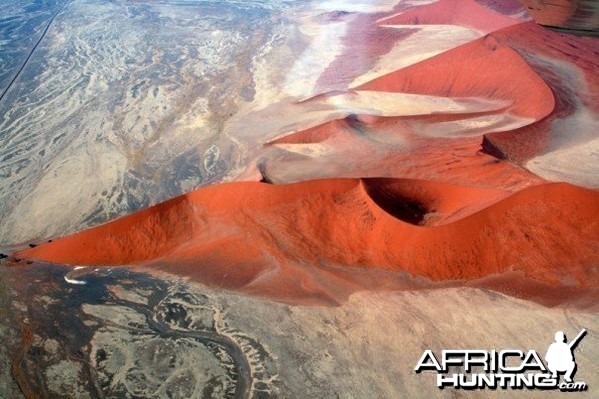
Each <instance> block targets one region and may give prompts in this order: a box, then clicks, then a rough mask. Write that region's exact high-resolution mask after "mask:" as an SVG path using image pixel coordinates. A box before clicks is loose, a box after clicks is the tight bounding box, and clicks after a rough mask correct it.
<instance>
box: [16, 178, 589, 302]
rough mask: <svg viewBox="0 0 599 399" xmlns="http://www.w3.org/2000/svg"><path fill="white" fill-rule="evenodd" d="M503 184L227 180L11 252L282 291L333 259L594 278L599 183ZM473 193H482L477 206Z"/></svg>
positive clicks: (437, 272) (474, 273) (468, 272)
mask: <svg viewBox="0 0 599 399" xmlns="http://www.w3.org/2000/svg"><path fill="white" fill-rule="evenodd" d="M504 196H505V195H504V194H503V193H501V192H492V191H488V190H475V189H467V188H464V187H459V186H452V185H445V184H439V183H434V182H423V181H412V180H398V179H366V180H358V179H345V180H344V179H332V180H320V181H310V182H303V183H296V184H291V185H282V186H273V185H268V184H264V183H230V184H223V185H218V186H213V187H207V188H203V189H199V190H197V191H194V192H192V193H190V194H187V195H184V196H182V197H179V198H176V199H174V200H171V201H167V202H165V203H163V204H160V205H157V206H154V207H152V208H149V209H147V210H144V211H141V212H138V213H136V214H133V215H130V216H126V217H124V218H121V219H118V220H115V221H113V222H110V223H107V224H105V225H102V226H98V227H96V228H92V229H90V230H87V231H83V232H81V233H77V234H74V235H71V236H68V237H64V238H61V239H58V240H56V241H54V242H51V243H47V244H42V245H40V246H38V247H35V248H32V249H26V250H24V251H21V252H19V253H17V254H15V256H16V257H19V258H26V259H37V260H42V261H48V262H56V263H62V264H72V265H120V264H138V265H146V266H147V265H151V266H152V267H155V268H158V269H161V270H166V271H169V272H172V273H176V274H181V275H184V276H189V277H191V278H195V279H198V280H200V281H203V282H207V283H210V284H216V285H219V286H223V287H225V288H234V289H241V290H245V291H249V292H254V293H257V294H260V295H267V296H271V297H275V298H279V299H281V298H283V299H289V298H301V297H302V296H303V297H306V296H307V295H306V293H310V292H321V293H322V292H326V288H322V289H316V288H314V287H311V286H312V285H314V284H321V285H323V286H324V287H326V284H327V282H326V279H324V280H323V281H320V280H319V279H318V278H315V279H314V280H313V281H312V282H309V283H307V281H309V280H308V279H307V277H306V276H307V275H312V276H314V275H318V274H319V273H324V270H326V268H327V267H337V266H339V267H345V266H347V267H352V266H358V267H361V268H382V269H387V270H392V271H406V272H408V273H410V274H411V275H413V276H424V277H427V278H429V279H432V280H435V281H443V280H453V279H459V280H472V279H477V278H480V277H484V276H487V275H492V274H495V273H502V272H508V271H523V272H524V273H525V274H526V276H528V277H530V278H533V279H535V280H537V281H539V282H541V283H547V284H560V283H566V284H574V285H576V286H579V287H587V286H593V285H596V284H597V282H598V281H597V274H596V270H595V267H596V265H597V263H598V261H599V259H598V258H599V251H598V249H599V248H597V247H598V244H597V243H598V239H599V222H598V221H597V218H596V211H597V209H599V193H597V192H595V191H591V190H586V189H582V188H578V187H575V186H571V185H568V184H544V185H539V186H535V187H531V188H528V189H525V190H522V191H520V192H518V193H516V194H513V195H511V196H509V197H507V198H503V197H504ZM502 198H503V199H502ZM481 203H487V204H489V205H488V206H487V207H486V208H484V209H479V207H480V206H478V205H477V204H481ZM456 212H458V213H459V215H460V217H461V218H460V219H459V220H454V221H451V222H449V223H446V224H442V225H435V226H423V225H421V224H425V225H426V224H427V220H429V218H430V215H433V218H432V219H431V220H433V223H432V224H435V223H436V224H438V222H434V217H439V218H440V219H441V220H443V218H445V219H446V220H447V218H450V217H451V216H452V215H454V214H455V213H456ZM473 212H474V213H473ZM437 213H438V214H439V215H440V216H439V215H436V214H437ZM314 281H316V283H315V282H314Z"/></svg>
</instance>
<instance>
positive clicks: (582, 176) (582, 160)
mask: <svg viewBox="0 0 599 399" xmlns="http://www.w3.org/2000/svg"><path fill="white" fill-rule="evenodd" d="M525 167H526V169H528V170H530V171H531V172H532V173H534V174H536V175H538V176H540V177H542V178H543V179H547V180H550V181H563V182H568V183H572V184H576V185H579V186H582V187H587V188H592V189H597V188H599V138H595V139H593V140H591V141H588V142H585V143H581V144H578V145H575V146H572V147H569V148H564V149H558V150H555V151H552V152H549V153H547V154H545V155H541V156H538V157H535V158H532V159H531V160H530V161H528V162H527V163H526V165H525Z"/></svg>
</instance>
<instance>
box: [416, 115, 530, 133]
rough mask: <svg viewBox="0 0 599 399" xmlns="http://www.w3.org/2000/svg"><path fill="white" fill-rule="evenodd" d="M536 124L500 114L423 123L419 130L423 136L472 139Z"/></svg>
mask: <svg viewBox="0 0 599 399" xmlns="http://www.w3.org/2000/svg"><path fill="white" fill-rule="evenodd" d="M534 122H535V119H533V118H522V117H519V116H515V115H512V114H507V113H500V114H493V115H483V116H477V117H474V118H466V119H460V120H457V121H448V122H440V123H435V124H426V123H423V124H422V126H418V129H417V130H418V132H419V133H420V134H422V135H425V136H432V137H470V136H478V135H482V134H485V133H494V132H506V131H509V130H514V129H518V128H521V127H523V126H526V125H530V124H531V123H534Z"/></svg>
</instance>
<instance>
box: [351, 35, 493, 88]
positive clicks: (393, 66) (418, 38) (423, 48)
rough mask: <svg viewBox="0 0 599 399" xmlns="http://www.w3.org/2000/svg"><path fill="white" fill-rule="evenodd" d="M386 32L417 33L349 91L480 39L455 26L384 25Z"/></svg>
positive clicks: (392, 51)
mask: <svg viewBox="0 0 599 399" xmlns="http://www.w3.org/2000/svg"><path fill="white" fill-rule="evenodd" d="M384 27H385V28H389V29H394V28H395V29H403V28H409V29H417V30H418V32H416V33H414V34H412V35H411V36H409V37H407V38H406V39H404V40H401V41H399V42H397V43H396V45H395V46H394V47H393V49H392V50H391V51H390V52H388V53H387V54H385V55H383V56H381V57H380V58H379V59H378V60H377V61H376V63H375V64H374V66H373V67H372V68H371V69H370V70H369V71H368V72H366V73H365V74H364V75H361V76H359V77H357V78H356V79H355V80H354V81H353V82H352V84H351V85H350V87H357V86H360V85H362V84H364V83H366V82H369V81H371V80H374V79H376V78H378V77H380V76H383V75H386V74H388V73H391V72H393V71H396V70H398V69H402V68H405V67H407V66H410V65H413V64H416V63H418V62H420V61H424V60H426V59H428V58H431V57H434V56H436V55H438V54H441V53H443V52H445V51H448V50H451V49H453V48H455V47H458V46H461V45H463V44H466V43H468V42H471V41H473V40H476V39H479V38H480V37H482V33H480V32H477V31H475V30H472V29H469V28H465V27H462V26H456V25H426V26H414V25H385V26H384Z"/></svg>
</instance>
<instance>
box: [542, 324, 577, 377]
mask: <svg viewBox="0 0 599 399" xmlns="http://www.w3.org/2000/svg"><path fill="white" fill-rule="evenodd" d="M586 333H587V330H585V329H583V330H582V331H581V332H580V333H579V334H578V335H577V336H576V338H574V339H573V340H572V342H570V343H569V344H567V343H566V335H565V334H564V332H563V331H558V332H556V333H555V342H554V343H552V344H551V346H549V349H547V354H546V355H545V361H546V362H547V368H548V369H549V371H551V376H552V377H553V378H559V377H558V374H559V373H563V372H565V373H566V375H565V380H566V382H572V377H573V376H574V373H575V372H576V360H574V354H573V353H572V352H573V350H574V348H575V347H576V345H578V342H580V340H581V339H582V337H584V336H585V334H586Z"/></svg>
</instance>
